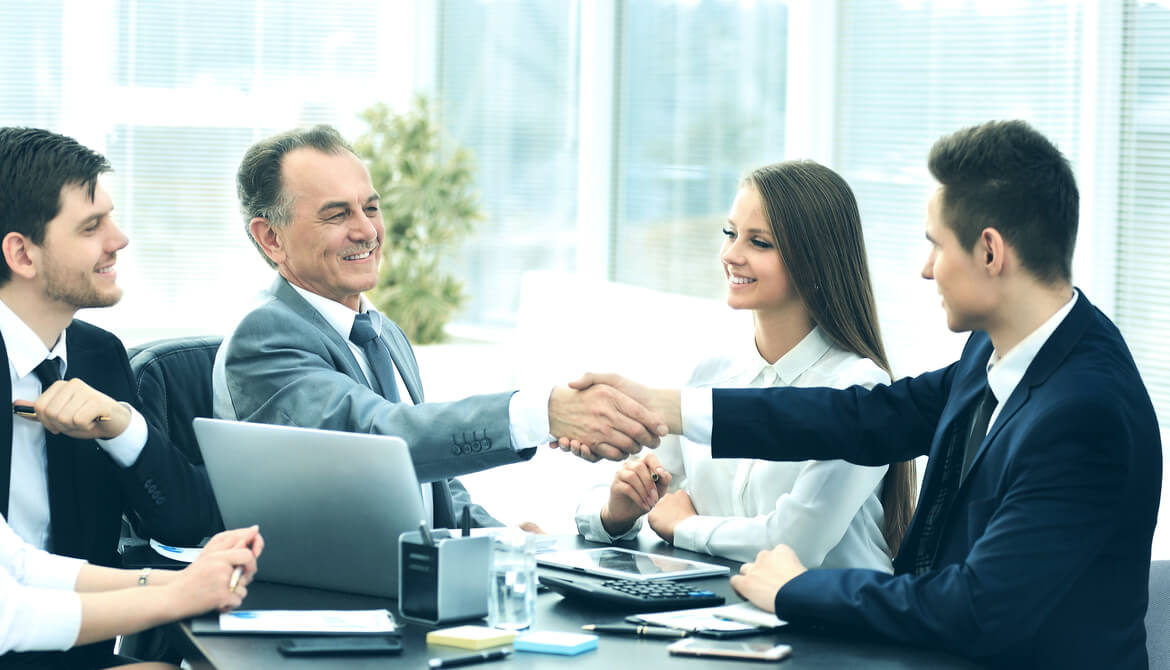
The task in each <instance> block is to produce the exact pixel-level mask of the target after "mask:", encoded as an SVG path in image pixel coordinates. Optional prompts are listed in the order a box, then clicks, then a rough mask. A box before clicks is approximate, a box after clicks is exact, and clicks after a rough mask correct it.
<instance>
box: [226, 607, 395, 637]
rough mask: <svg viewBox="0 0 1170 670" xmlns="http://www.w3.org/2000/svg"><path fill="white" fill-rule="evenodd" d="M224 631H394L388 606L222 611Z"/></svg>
mask: <svg viewBox="0 0 1170 670" xmlns="http://www.w3.org/2000/svg"><path fill="white" fill-rule="evenodd" d="M219 628H220V630H222V631H231V632H246V633H392V632H394V630H395V626H394V619H393V618H391V616H390V612H388V611H387V610H236V611H235V612H227V613H226V614H220V615H219Z"/></svg>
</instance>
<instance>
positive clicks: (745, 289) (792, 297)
mask: <svg viewBox="0 0 1170 670" xmlns="http://www.w3.org/2000/svg"><path fill="white" fill-rule="evenodd" d="M723 234H724V235H725V236H726V238H727V239H725V240H724V242H723V251H722V252H721V253H720V255H719V258H720V260H721V261H723V274H724V276H725V277H726V278H727V304H728V305H729V306H731V307H732V308H733V309H751V310H756V311H760V312H771V311H782V310H785V309H787V308H790V307H792V306H793V305H800V304H801V302H800V298H799V297H798V296H797V294H796V290H795V289H794V288H793V286H792V280H791V278H790V277H789V275H788V270H787V269H786V268H785V267H784V261H783V260H782V259H781V258H780V251H779V250H778V249H777V248H776V240H775V239H773V237H772V229H771V227H770V226H769V225H768V220H767V218H765V216H764V209H763V204H762V200H761V199H760V194H759V193H758V192H757V191H756V189H755V188H754V187H752V186H743V187H741V188H740V189H739V192H738V193H736V195H735V202H733V203H732V204H731V213H729V214H728V215H727V227H726V228H724V230H723Z"/></svg>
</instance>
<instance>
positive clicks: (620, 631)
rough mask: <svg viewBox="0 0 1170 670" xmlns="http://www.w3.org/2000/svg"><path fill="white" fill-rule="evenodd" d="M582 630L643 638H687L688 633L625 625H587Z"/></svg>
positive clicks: (673, 629)
mask: <svg viewBox="0 0 1170 670" xmlns="http://www.w3.org/2000/svg"><path fill="white" fill-rule="evenodd" d="M581 630H587V631H590V632H593V633H613V634H614V635H635V636H641V637H671V638H674V637H686V636H687V631H685V630H678V629H677V628H663V627H662V626H627V625H625V624H612V625H604V624H602V625H597V624H586V625H584V626H581Z"/></svg>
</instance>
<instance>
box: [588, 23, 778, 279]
mask: <svg viewBox="0 0 1170 670" xmlns="http://www.w3.org/2000/svg"><path fill="white" fill-rule="evenodd" d="M619 6H620V12H619V24H620V28H619V30H620V35H619V53H618V72H617V75H616V76H617V84H616V85H617V92H618V95H617V96H616V97H617V100H618V103H617V104H618V112H617V137H616V138H615V142H616V145H615V146H616V152H615V161H614V164H615V166H616V168H615V171H616V174H615V188H616V198H615V202H616V213H617V215H616V217H615V226H616V227H615V229H614V231H613V235H612V236H611V239H612V240H613V243H612V244H613V251H612V254H611V258H612V276H613V278H614V279H615V280H616V281H619V282H625V283H629V284H635V285H638V286H645V287H647V288H653V289H658V290H663V291H670V292H673V293H682V294H686V295H693V296H700V297H709V298H722V297H723V296H724V295H725V293H726V289H725V286H724V283H723V274H722V271H721V270H720V262H719V249H720V246H721V245H722V243H723V236H722V232H721V230H722V228H723V227H724V224H725V222H726V220H727V212H728V210H729V209H730V207H731V202H732V200H733V199H734V198H735V193H736V191H737V190H738V186H739V182H740V180H741V179H742V178H743V176H744V175H745V174H746V173H747V172H748V171H750V170H751V169H753V168H756V167H759V166H761V165H765V164H767V163H774V162H777V161H780V160H783V159H784V124H785V107H786V104H787V101H786V100H785V84H786V80H787V65H788V64H787V47H786V45H787V32H788V8H787V6H786V5H785V4H784V3H783V2H776V1H771V2H755V3H736V4H733V3H728V2H710V1H708V2H691V3H676V2H663V1H661V0H658V1H652V2H623V3H620V5H619Z"/></svg>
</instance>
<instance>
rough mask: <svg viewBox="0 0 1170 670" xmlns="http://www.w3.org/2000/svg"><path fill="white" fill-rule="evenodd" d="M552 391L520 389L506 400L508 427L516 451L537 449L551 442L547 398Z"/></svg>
mask: <svg viewBox="0 0 1170 670" xmlns="http://www.w3.org/2000/svg"><path fill="white" fill-rule="evenodd" d="M551 394H552V389H549V390H548V391H545V392H543V393H541V392H539V391H533V390H532V389H520V390H519V391H516V392H515V393H513V394H512V398H511V399H510V400H508V425H509V426H510V428H511V433H512V447H513V448H514V449H516V451H520V450H521V449H529V448H531V447H539V446H540V445H542V444H548V443H549V442H552V441H553V436H552V435H550V434H549V432H548V398H549V395H551Z"/></svg>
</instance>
